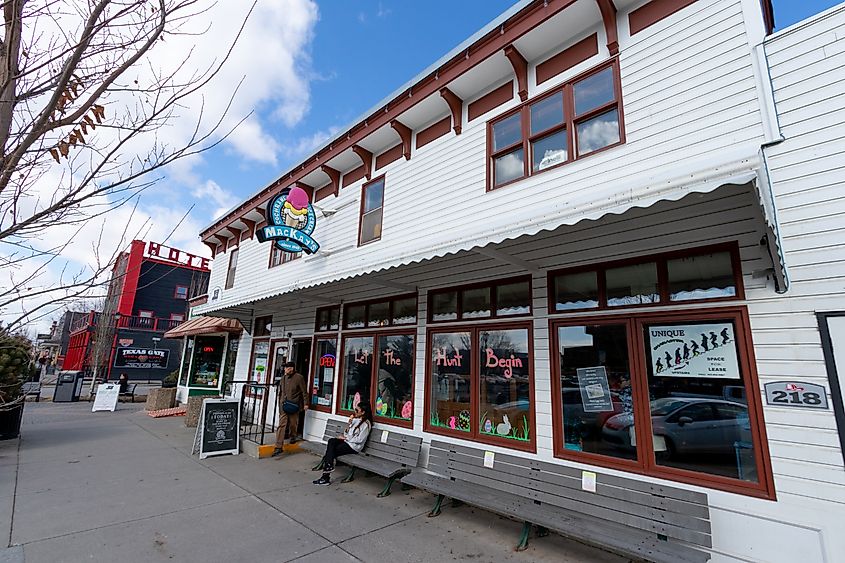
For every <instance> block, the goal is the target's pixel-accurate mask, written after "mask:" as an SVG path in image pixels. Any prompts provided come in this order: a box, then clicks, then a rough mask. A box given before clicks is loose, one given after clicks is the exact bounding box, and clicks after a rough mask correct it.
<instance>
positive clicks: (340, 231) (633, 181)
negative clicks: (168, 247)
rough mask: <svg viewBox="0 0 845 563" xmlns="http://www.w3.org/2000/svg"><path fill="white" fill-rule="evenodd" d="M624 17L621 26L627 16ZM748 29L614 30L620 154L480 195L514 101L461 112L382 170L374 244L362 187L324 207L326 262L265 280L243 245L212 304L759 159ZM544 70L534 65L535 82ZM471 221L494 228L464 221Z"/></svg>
mask: <svg viewBox="0 0 845 563" xmlns="http://www.w3.org/2000/svg"><path fill="white" fill-rule="evenodd" d="M620 17H621V18H622V19H623V20H624V19H625V18H626V17H627V15H626V14H624V13H623V14H621V15H620ZM745 29H746V27H745V23H744V21H743V11H742V5H741V2H740V1H738V0H720V1H716V2H696V3H695V4H693V5H692V6H689V7H687V8H684V9H683V10H681V11H680V12H678V13H676V14H673V15H672V16H670V17H668V18H666V19H664V20H662V21H660V22H658V23H657V24H655V25H653V26H651V27H649V28H648V29H646V30H644V31H642V32H640V33H638V34H637V35H636V36H635V37H634V38H631V37H628V36H627V35H626V32H625V30H626V26H623V25H621V24H620V30H621V32H622V33H621V35H620V48H621V55H620V64H621V73H622V88H623V100H622V103H623V106H624V111H625V123H626V134H627V143H626V144H625V145H622V146H620V147H616V148H614V149H612V150H608V151H604V152H602V153H599V154H595V155H592V156H589V157H587V158H584V159H583V160H580V161H577V162H574V163H571V164H568V165H566V166H563V167H560V168H558V169H555V170H551V171H548V172H545V173H543V174H539V175H536V176H534V177H531V178H526V179H524V180H522V181H520V182H517V183H515V184H512V185H510V186H508V187H505V188H503V189H498V190H495V191H492V192H489V193H485V177H486V155H485V146H486V121H487V120H489V119H490V118H492V117H495V116H496V115H499V114H500V113H502V112H504V111H507V110H508V109H509V108H512V107H513V106H514V105H515V104H516V103H517V100H518V98H517V97H514V99H513V100H511V101H510V102H508V103H506V104H504V105H502V106H500V107H498V108H496V109H495V110H493V111H491V112H489V113H487V114H485V115H484V116H481V117H480V118H479V119H476V120H474V121H472V122H470V123H466V121H465V120H466V107H465V108H464V112H463V113H464V124H463V125H464V127H463V131H462V133H461V134H460V135H457V136H456V135H454V133H452V132H449V133H448V134H447V135H445V136H443V137H441V138H439V139H436V140H434V141H432V142H431V143H429V144H427V145H425V146H424V147H421V148H419V149H416V148H415V149H414V151H413V156H412V158H411V160H410V161H405V160H404V159H399V160H397V161H395V162H393V163H391V164H388V165H386V166H385V167H384V168H382V169H380V170H379V173H382V172H383V173H385V175H386V176H385V190H384V223H383V229H382V238H381V240H380V241H379V242H378V243H375V244H368V245H365V246H362V247H356V241H357V237H358V229H359V215H358V210H359V205H358V200H359V199H360V189H359V188H360V184H361V181H358V182H356V183H355V184H353V185H350V186H349V187H347V188H344V189H342V190H341V191H340V195H339V197H338V198H337V199H331V201H330V204H328V205H327V206H328V207H332V208H340V211H339V212H338V213H337V214H336V215H334V216H332V217H330V218H322V217H318V219H317V227H316V229H315V231H314V235H313V236H314V238H315V239H316V240H317V242H319V243H320V245H321V248H322V249H323V251H332V254H331V257H330V258H328V257H327V256H325V255H324V256H321V255H320V253H318V254H317V255H315V256H313V257H306V258H304V259H303V260H297V261H294V262H292V263H289V264H285V265H284V266H283V267H280V268H278V269H274V270H273V271H272V272H270V273H269V274H268V271H267V253H268V249H267V245H266V244H260V243H258V242H257V241H256V240H255V239H251V240H247V241H244V242H242V243H241V247H240V253H239V256H238V272H237V275H236V278H235V286H234V288H232V289H229V290H223V291H222V295H221V300H220V301H218V302H217V303H215V304H210V305H213V307H214V308H216V307H218V306H226V305H228V304H235V303H242V302H245V301H249V300H254V299H256V298H260V297H266V296H269V295H271V294H273V293H278V292H281V291H285V290H288V289H290V288H293V287H299V286H301V284H302V283H305V282H308V283H313V282H322V281H331V280H336V279H339V278H342V277H346V276H352V275H357V274H359V273H361V272H362V270H363V269H362V265H366V266H367V268H368V269H378V268H379V267H389V266H391V265H393V264H395V263H396V262H398V261H401V260H402V259H403V258H404V257H407V256H410V255H414V254H415V253H420V252H425V251H427V249H436V248H443V247H447V246H450V245H453V244H455V242H456V241H458V240H466V241H471V240H480V239H483V238H485V237H487V236H489V235H490V234H491V230H493V231H495V232H496V233H499V232H505V231H510V230H514V231H519V230H521V229H523V228H530V226H531V224H533V223H535V222H536V218H537V217H538V216H542V215H544V214H551V213H564V212H568V211H571V210H573V209H580V208H584V207H587V206H591V205H595V204H596V202H597V201H615V200H616V199H617V198H618V197H619V196H620V194H627V193H630V192H631V191H633V190H636V189H637V188H638V187H643V188H645V187H647V186H653V185H655V184H656V183H657V182H658V181H659V180H660V178H663V175H664V173H663V172H661V174H660V175H656V174H655V170H665V176H666V178H674V177H678V176H682V175H684V174H685V173H688V172H695V171H704V170H712V169H714V168H718V167H719V165H720V164H724V163H727V162H735V161H736V160H737V154H741V155H743V157H753V156H754V155H756V154H757V152H758V151H759V146H760V143H761V140H762V126H761V118H760V113H759V110H758V101H757V93H756V89H755V81H754V75H753V71H752V65H751V58H750V54H749V46H748V42H747V37H746V31H745ZM588 31H590V30H588ZM601 33H603V32H600V34H599V38H600V41H599V54H598V55H596V56H594V57H592V58H590V59H589V60H587V61H584V62H583V63H581V64H578V65H576V66H575V67H573V68H571V69H569V70H568V71H566V72H565V73H562V74H559V75H557V76H555V77H554V78H552V79H550V80H547V81H546V82H544V83H543V84H542V85H541V86H540V87H537V86H536V84H534V79H533V78H532V79H531V80H529V83H530V84H529V87H530V92H529V94H530V95H531V96H535V95H537V94H539V93H541V92H544V91H547V90H549V89H551V88H554V87H556V86H558V85H560V84H561V82H563V81H565V80H567V79H568V78H571V77H573V76H574V75H576V74H578V73H581V72H583V71H584V70H586V69H588V68H590V67H592V66H595V65H596V64H598V63H600V62H602V61H605V60H607V58H608V56H609V55H608V53H607V48H606V46H605V45H604V39H603V37H602V35H601ZM580 37H581V36H579V38H580ZM575 42H577V41H575V40H573V41H572V42H571V43H575ZM569 46H570V45H569V44H564V45H561V48H560V49H561V50H563V49H564V48H566V47H569ZM548 56H549V55H543V57H541V59H539V61H542V60H545V59H546V58H548ZM539 61H532V63H531V67H530V69H529V75H530V76H531V77H533V76H534V66H535V63H536V62H539ZM471 100H472V99H471V98H470V99H469V101H471ZM466 105H467V104H465V106H466ZM679 162H685V165H684V166H683V168H682V169H680V168H677V163H679ZM326 201H328V200H326ZM516 202H518V205H516ZM323 205H326V203H325V202H324V203H323ZM514 208H517V209H521V210H529V212H528V213H524V214H523V215H522V216H520V217H519V219H518V221H517V220H511V219H510V217H506V216H505V215H504V210H511V209H514ZM531 210H533V211H531ZM516 213H517V214H518V213H519V212H518V211H517V212H516ZM467 217H487V218H491V219H492V220H491V221H487V220H484V221H467ZM227 258H228V256H227V255H226V254H222V255H221V256H220V257H219V258H218V259H217V260H215V263H214V268H213V270H214V271H213V272H212V280H211V283H210V286H209V287H211V288H214V287H221V288H222V287H224V281H225V273H226V272H225V269H226V261H227Z"/></svg>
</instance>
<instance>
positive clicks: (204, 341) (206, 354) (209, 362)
mask: <svg viewBox="0 0 845 563" xmlns="http://www.w3.org/2000/svg"><path fill="white" fill-rule="evenodd" d="M225 342H226V337H224V336H205V335H203V336H197V337H196V339H195V340H194V352H193V359H192V362H191V377H190V378H189V379H188V385H190V386H193V387H200V386H207V387H217V383H218V378H219V377H220V365H221V363H222V361H223V346H224V344H225Z"/></svg>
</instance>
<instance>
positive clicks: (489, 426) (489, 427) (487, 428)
mask: <svg viewBox="0 0 845 563" xmlns="http://www.w3.org/2000/svg"><path fill="white" fill-rule="evenodd" d="M492 430H493V423H492V422H491V421H490V419H489V418H488V419H487V420H485V421H484V431H485V432H487V433H488V434H489V433H490V432H491V431H492Z"/></svg>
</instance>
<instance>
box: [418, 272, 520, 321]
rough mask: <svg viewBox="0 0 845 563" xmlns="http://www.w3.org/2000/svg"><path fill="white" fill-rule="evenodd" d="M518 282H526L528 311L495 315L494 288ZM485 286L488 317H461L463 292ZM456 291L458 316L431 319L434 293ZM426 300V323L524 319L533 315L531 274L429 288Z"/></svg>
mask: <svg viewBox="0 0 845 563" xmlns="http://www.w3.org/2000/svg"><path fill="white" fill-rule="evenodd" d="M519 282H528V312H527V313H522V314H519V315H501V316H499V315H497V314H496V309H497V307H496V305H497V303H496V288H497V287H499V286H501V285H510V284H513V283H519ZM485 287H489V288H490V316H489V317H480V318H477V319H463V318H461V315H462V314H463V292H464V291H466V290H471V289H482V288H485ZM453 291H454V292H457V294H458V295H457V297H458V311H457V312H458V318H457V319H454V320H446V321H435V320H434V319H433V315H434V309H433V307H432V305H433V303H434V297H435V295H440V294H443V293H451V292H453ZM427 299H428V301H427V303H426V305H427V307H426V323H427V324H434V325H438V326H439V325H442V324H449V323H459V324H466V323H480V322H489V321H499V322H507V321H509V320H510V319H525V318H529V317H531V316H533V315H534V285H533V283H532V277H531V275H527V276H513V277H509V278H501V279H497V280H493V281H487V282H478V283H471V284H464V285H454V286H450V287H442V288H437V289H430V290H429V291H428V297H427Z"/></svg>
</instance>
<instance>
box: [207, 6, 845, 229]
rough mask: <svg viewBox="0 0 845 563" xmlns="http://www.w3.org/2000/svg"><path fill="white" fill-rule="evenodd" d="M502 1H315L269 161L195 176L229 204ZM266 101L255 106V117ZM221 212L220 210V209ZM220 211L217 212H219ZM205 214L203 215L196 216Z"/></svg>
mask: <svg viewBox="0 0 845 563" xmlns="http://www.w3.org/2000/svg"><path fill="white" fill-rule="evenodd" d="M512 3H513V2H511V1H509V0H461V1H456V0H426V1H425V2H409V1H407V0H378V1H377V0H353V1H342V2H341V1H339V0H333V1H319V2H317V9H318V12H319V15H318V20H317V21H316V23H315V25H314V26H313V31H312V34H311V40H310V44H309V45H308V47H307V49H306V57H307V59H308V60H307V67H308V68H307V69H303V70H304V72H305V73H306V74H307V75H308V88H309V90H310V104H309V110H308V112H307V113H306V114H305V115H304V116H303V117H302V119H300V120H299V121H297V122H296V123H295V124H293V125H292V126H287V125H281V126H279V127H275V128H272V127H271V128H268V129H267V131H268V133H269V134H270V135H272V137H273V138H274V139H275V140H276V141H277V142H278V143H279V146H280V148H279V151H278V158H277V160H276V162H274V163H267V162H250V161H249V160H246V159H244V158H243V156H242V155H241V154H239V153H237V152H233V151H231V150H227V148H226V147H225V145H224V146H223V147H221V148H220V149H219V150H216V151H215V154H214V156H213V157H211V158H207V159H205V164H204V165H202V166H200V167H198V168H197V170H196V171H197V172H198V173H199V174H200V175H201V176H203V177H207V178H209V179H212V180H213V181H214V182H215V183H216V184H217V185H219V186H220V187H221V188H222V189H223V190H225V192H226V193H228V194H231V196H233V198H229V199H226V200H225V202H226V203H234V199H237V200H241V199H243V198H246V197H248V196H249V195H250V194H252V193H253V192H255V191H257V190H259V189H260V188H263V187H264V186H265V185H267V184H269V183H270V182H272V181H273V180H274V179H276V178H277V177H278V176H279V175H280V174H281V173H282V172H284V171H286V170H287V169H288V168H289V167H290V166H292V165H295V164H296V163H297V162H298V161H299V159H300V158H301V157H303V156H307V154H308V153H309V152H311V150H312V149H315V148H318V146H319V145H320V142H319V141H320V140H321V139H324V138H326V137H328V136H329V135H330V134H331V133H332V132H333V131H335V130H336V128H338V127H343V126H345V125H347V124H349V123H350V122H351V121H352V120H353V119H355V118H356V117H358V116H360V115H361V114H362V113H363V112H364V111H366V110H368V109H369V108H370V107H372V106H373V105H375V104H376V103H377V102H379V101H380V100H381V99H382V98H384V97H385V96H386V95H387V94H389V93H390V92H392V91H393V90H394V89H396V88H397V87H399V86H400V85H401V84H403V83H404V82H405V81H407V80H409V79H410V78H412V77H413V76H415V75H416V74H417V73H418V72H420V71H421V70H422V69H424V68H426V67H427V66H428V65H430V64H431V63H433V62H434V61H435V60H437V59H438V58H440V57H441V56H442V55H443V54H445V53H446V52H448V51H449V50H450V49H451V48H452V47H454V46H455V45H457V44H459V43H460V42H461V41H463V40H464V39H466V38H467V37H469V36H470V35H471V34H472V33H474V32H475V31H477V30H478V29H480V28H481V27H483V26H484V25H485V24H486V23H487V22H489V21H490V20H492V19H494V18H495V17H496V16H497V15H499V14H500V13H501V12H503V11H504V10H506V9H507V8H508V7H509V6H511V5H512ZM835 4H836V2H834V1H833V0H804V1H800V2H799V1H797V0H775V4H774V6H775V19H776V23H777V28H778V29H782V28H784V27H788V26H789V25H791V24H793V23H795V22H797V21H800V20H802V19H804V18H806V17H809V16H811V15H813V14H815V13H818V12H820V11H822V10H824V9H826V8H829V7H830V6H833V5H835ZM272 109H273V108H272V102H268V103H266V104H264V105H259V106H258V107H256V111H257V112H258V114H259V115H260V116H262V115H264V114H266V113H268V112H270V111H272ZM210 207H213V205H212V204H211V202H209V201H208V200H207V199H206V200H205V203H203V201H202V200H201V201H199V206H198V208H197V210H196V213H195V216H196V215H197V214H199V216H196V219H197V222H198V223H200V224H201V225H202V226H205V225H207V224H208V223H210V222H211V220H212V218H213V217H211V216H209V215H213V211H212V210H211V209H210ZM224 207H225V205H224ZM219 209H220V208H217V210H219ZM203 214H205V217H203Z"/></svg>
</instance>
